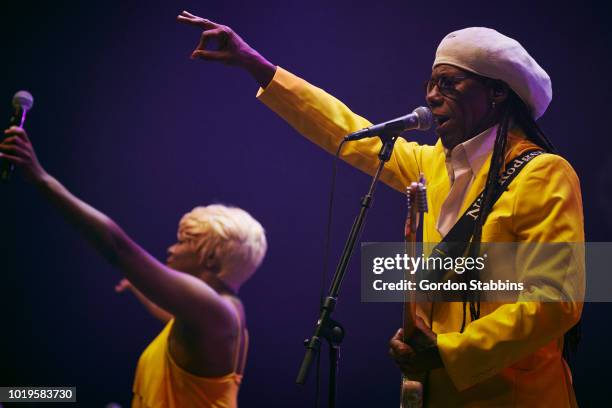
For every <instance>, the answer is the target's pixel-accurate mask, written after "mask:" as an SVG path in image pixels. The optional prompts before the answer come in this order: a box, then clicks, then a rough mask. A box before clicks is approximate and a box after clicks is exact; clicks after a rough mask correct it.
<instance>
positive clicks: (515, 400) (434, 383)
mask: <svg viewBox="0 0 612 408" xmlns="http://www.w3.org/2000/svg"><path fill="white" fill-rule="evenodd" d="M257 96H258V98H259V99H260V100H261V101H262V102H263V103H264V104H266V105H267V106H268V107H269V108H270V109H272V110H273V111H274V112H276V113H277V114H278V115H280V116H281V117H282V118H283V119H285V120H286V121H287V122H288V123H289V124H291V125H292V126H293V127H294V128H295V129H296V130H297V131H298V132H300V133H301V134H302V135H304V136H305V137H307V138H308V139H310V140H311V141H312V142H314V143H316V144H317V145H319V146H321V147H322V148H324V149H325V150H327V151H328V152H330V153H335V152H336V150H337V147H338V145H339V143H340V141H341V140H342V138H343V137H344V136H345V135H347V134H349V133H351V132H354V131H356V130H359V129H362V128H364V127H367V126H370V125H371V123H370V122H368V121H367V120H366V119H364V118H362V117H360V116H358V115H356V114H354V113H353V112H351V110H350V109H348V108H347V107H346V106H345V105H344V104H343V103H342V102H340V101H339V100H337V99H335V98H334V97H333V96H331V95H329V94H327V93H326V92H325V91H323V90H321V89H319V88H317V87H315V86H313V85H311V84H309V83H308V82H306V81H304V80H302V79H300V78H298V77H296V76H294V75H293V74H291V73H289V72H287V71H285V70H283V69H282V68H280V67H278V69H277V71H276V74H275V75H274V78H273V80H272V82H271V83H270V84H269V85H268V86H267V87H266V89H265V90H263V89H260V90H259V92H258V94H257ZM508 145H509V146H510V148H509V153H508V155H507V157H506V160H509V159H511V158H513V157H516V156H517V155H518V154H519V153H521V152H523V151H526V150H530V149H533V148H534V147H535V145H534V144H532V143H531V142H530V141H528V140H526V139H525V138H524V137H523V135H521V134H520V133H518V132H513V133H511V134H510V138H509V143H508ZM379 150H380V141H379V140H378V139H376V138H374V139H364V140H361V141H358V142H351V143H347V144H346V145H345V146H344V147H343V151H342V158H343V159H344V160H345V161H347V162H348V163H350V164H351V165H353V166H355V167H357V168H359V169H361V170H362V171H364V172H366V173H368V174H373V173H374V171H375V169H376V167H377V164H378V158H377V154H378V152H379ZM489 163H490V157H489V158H488V159H487V161H486V162H485V165H484V166H483V168H482V169H481V171H480V172H479V174H477V175H476V177H475V180H474V182H473V183H472V186H471V188H470V190H469V191H468V193H467V194H466V197H465V199H464V202H463V208H462V210H461V211H460V214H463V212H464V211H465V210H466V208H467V206H468V205H470V204H471V203H472V202H473V201H474V199H475V198H476V197H477V195H478V194H479V193H480V192H481V191H482V189H483V188H484V184H485V181H486V175H487V172H488V170H489ZM420 172H423V173H425V176H426V178H427V180H428V200H429V213H427V214H426V215H425V217H424V222H423V240H424V242H439V241H440V240H441V239H442V237H441V236H440V234H439V232H438V231H437V229H436V220H437V218H438V216H439V213H440V208H441V206H442V203H443V202H444V200H445V198H446V196H447V195H448V193H449V189H450V181H449V178H448V173H447V170H446V167H445V154H444V149H443V147H442V145H441V143H440V141H439V140H438V142H437V143H436V145H435V146H428V145H419V144H417V143H414V142H406V141H404V140H403V139H399V140H398V141H397V143H396V146H395V151H394V153H393V156H392V157H391V160H390V161H389V162H388V163H387V165H386V166H385V170H384V171H383V173H382V175H381V179H382V180H383V181H384V182H385V183H387V184H388V185H390V186H391V187H393V188H395V189H397V190H399V191H402V192H403V191H404V190H405V187H406V186H407V185H409V184H410V182H412V181H415V180H417V178H418V175H419V173H420ZM583 231H584V227H583V216H582V198H581V194H580V185H579V182H578V177H577V176H576V174H575V172H574V170H573V169H572V167H571V166H570V165H569V163H567V162H566V161H565V160H564V159H563V158H561V157H559V156H557V155H552V154H543V155H540V156H538V157H536V158H534V159H533V160H532V161H531V162H530V163H528V164H527V165H526V166H525V168H524V169H523V170H522V172H521V173H520V174H519V175H518V176H517V178H516V180H514V181H513V182H512V183H511V184H510V186H509V189H508V191H506V192H505V193H504V194H503V195H502V196H501V198H500V199H499V200H498V201H497V203H496V204H495V206H494V207H493V209H492V211H491V213H490V215H489V217H488V218H487V221H486V223H485V225H484V227H483V233H482V239H483V241H488V242H499V241H503V242H583V241H584V232H583ZM434 310H435V312H434V315H433V319H432V320H433V321H429V316H428V311H426V310H420V311H419V314H420V315H421V316H422V317H423V318H424V319H425V320H426V321H428V323H429V324H430V326H431V328H432V330H433V331H434V332H435V333H437V335H438V348H439V350H440V355H441V357H442V360H443V362H444V368H443V369H438V370H433V371H432V372H431V373H430V376H429V386H428V390H429V392H428V395H427V397H426V398H427V400H428V401H429V406H431V407H454V406H461V407H539V406H542V407H571V406H576V402H575V397H574V392H573V388H572V385H571V374H570V371H569V369H568V367H567V365H566V364H565V361H564V360H563V359H562V356H561V351H562V348H563V334H564V333H565V332H566V331H567V330H569V329H570V328H571V327H572V326H573V325H574V324H575V323H576V322H577V321H578V320H579V318H580V314H581V311H582V304H581V303H579V302H566V303H560V302H548V303H540V302H518V303H509V304H499V303H497V304H491V303H483V304H482V306H481V318H480V319H478V320H476V321H474V322H470V323H469V324H468V325H467V326H466V328H465V330H464V332H463V333H459V330H460V327H461V322H462V318H463V308H462V305H461V303H437V304H436V305H435V309H434Z"/></svg>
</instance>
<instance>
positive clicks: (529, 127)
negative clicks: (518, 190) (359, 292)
mask: <svg viewBox="0 0 612 408" xmlns="http://www.w3.org/2000/svg"><path fill="white" fill-rule="evenodd" d="M512 125H514V126H518V127H519V128H520V129H521V130H522V131H523V132H524V133H525V136H526V137H527V139H529V140H530V141H532V142H533V143H534V144H536V145H538V146H539V147H540V148H542V149H543V150H544V151H545V152H547V153H555V148H554V146H553V145H552V143H551V142H550V140H549V139H548V137H546V135H545V134H544V132H543V131H542V129H540V127H539V126H538V124H537V123H536V121H535V120H534V119H533V116H532V114H531V112H530V110H529V108H528V107H527V105H526V104H525V103H524V102H523V101H522V100H521V99H520V98H519V97H518V95H517V94H516V93H514V92H513V91H512V90H510V89H508V97H507V99H506V101H505V103H504V105H503V107H502V112H501V118H500V123H499V127H498V128H497V135H496V137H495V143H494V146H493V154H492V156H491V165H490V168H489V173H488V174H487V181H486V184H485V188H484V195H483V200H482V203H481V209H480V216H479V217H478V218H477V219H476V222H475V225H474V230H473V231H472V239H471V242H470V244H469V248H468V254H469V256H478V254H479V253H480V243H481V240H482V227H483V225H484V223H485V222H486V220H487V217H488V215H489V213H490V212H491V209H492V207H493V204H494V202H493V198H494V196H495V189H496V188H497V187H498V185H499V184H498V178H499V177H500V175H501V174H502V172H503V171H504V167H505V155H506V146H507V143H508V129H509V128H510V127H511V126H512ZM474 273H477V271H474ZM466 278H467V277H466ZM467 301H469V306H470V318H471V320H472V321H474V320H477V319H479V318H480V295H479V293H478V292H470V293H469V294H468V297H467V299H465V298H464V301H463V323H462V324H461V331H463V329H464V328H465V324H466V305H467ZM564 339H565V345H566V346H565V347H564V348H563V355H564V357H565V358H566V360H569V357H570V352H575V351H576V350H577V346H578V343H579V341H580V322H578V323H577V324H576V325H575V326H574V327H572V328H571V329H570V330H569V331H568V332H567V333H566V334H565V336H564Z"/></svg>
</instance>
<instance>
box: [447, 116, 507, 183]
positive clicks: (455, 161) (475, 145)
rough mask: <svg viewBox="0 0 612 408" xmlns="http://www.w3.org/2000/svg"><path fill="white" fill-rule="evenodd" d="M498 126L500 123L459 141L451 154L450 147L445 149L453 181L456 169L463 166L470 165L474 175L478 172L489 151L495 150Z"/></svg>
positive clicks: (448, 169)
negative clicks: (461, 141) (463, 140)
mask: <svg viewBox="0 0 612 408" xmlns="http://www.w3.org/2000/svg"><path fill="white" fill-rule="evenodd" d="M497 127H498V125H494V126H492V127H490V128H489V129H487V130H485V131H483V132H481V133H479V134H478V135H476V136H474V137H473V138H471V139H468V140H466V141H465V142H463V143H459V144H458V145H457V146H455V147H454V148H453V150H451V151H450V154H449V151H448V149H444V152H445V153H446V169H447V171H448V176H449V177H450V179H451V181H454V179H455V171H456V170H457V169H458V168H461V167H465V166H469V167H470V169H471V170H472V175H473V176H475V175H476V174H478V172H479V171H480V169H481V168H482V166H483V165H484V163H485V161H486V159H487V157H488V156H489V153H491V151H492V150H493V144H494V143H495V137H496V135H497Z"/></svg>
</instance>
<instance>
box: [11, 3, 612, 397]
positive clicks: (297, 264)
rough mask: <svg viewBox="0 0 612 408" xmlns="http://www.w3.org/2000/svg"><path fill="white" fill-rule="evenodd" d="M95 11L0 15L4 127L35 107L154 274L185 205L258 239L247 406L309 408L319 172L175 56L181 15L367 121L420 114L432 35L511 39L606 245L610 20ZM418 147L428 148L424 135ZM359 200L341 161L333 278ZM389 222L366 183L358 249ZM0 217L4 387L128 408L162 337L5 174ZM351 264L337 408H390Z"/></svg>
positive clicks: (51, 151)
mask: <svg viewBox="0 0 612 408" xmlns="http://www.w3.org/2000/svg"><path fill="white" fill-rule="evenodd" d="M104 3H105V5H93V6H92V5H89V4H85V2H73V3H71V4H68V3H55V2H54V3H51V2H44V3H42V2H41V4H40V5H35V3H34V2H19V5H15V4H13V5H11V6H8V5H3V10H2V13H1V17H0V19H1V26H0V30H2V36H1V37H0V38H1V41H2V52H3V55H4V57H3V68H4V75H3V79H2V81H1V82H0V102H1V103H2V105H1V106H3V107H4V108H3V110H2V112H4V115H5V117H6V118H7V119H8V116H9V110H10V105H9V102H10V100H11V97H12V95H13V94H14V93H15V92H16V91H17V90H19V89H28V90H30V91H31V92H32V94H33V95H34V97H35V100H36V102H35V106H34V109H33V110H32V112H31V114H30V115H29V118H28V123H27V129H28V131H29V132H30V135H31V138H32V140H33V142H34V145H35V147H37V150H38V154H39V157H40V160H41V161H42V163H43V164H44V165H45V166H46V168H47V169H48V171H49V172H50V173H52V174H53V175H55V176H56V177H57V178H59V179H60V180H61V181H62V182H64V183H65V185H66V186H67V187H68V188H69V189H71V190H72V191H73V192H74V193H75V194H76V195H78V196H79V197H81V198H83V199H84V200H86V201H87V202H89V203H91V204H93V205H94V206H96V207H97V208H99V209H100V210H102V211H104V212H105V213H107V214H108V215H110V216H111V217H113V218H114V219H115V220H116V221H117V222H118V223H119V224H120V225H122V226H123V227H124V228H125V230H126V231H127V232H128V233H129V234H130V235H131V236H132V237H133V238H134V239H135V240H136V241H137V242H139V243H140V244H141V245H142V246H143V247H144V248H147V249H148V250H149V251H150V252H151V253H152V254H153V255H155V256H157V257H158V258H162V259H165V250H166V248H167V247H168V246H169V245H171V244H172V243H173V242H174V241H173V240H174V238H175V233H176V225H177V223H178V220H179V218H180V216H181V215H182V214H183V213H185V212H187V211H189V210H190V209H191V208H193V207H194V206H196V205H199V204H207V203H212V202H222V203H229V204H234V205H237V206H240V207H243V208H245V209H247V210H248V211H250V212H251V213H252V214H253V215H254V216H255V217H256V218H257V219H259V220H260V221H261V223H262V224H263V225H264V227H265V228H266V230H267V234H268V240H269V247H270V248H269V252H268V255H267V257H266V259H265V261H264V264H263V266H262V267H261V269H260V271H259V272H258V274H257V275H255V277H254V279H252V281H250V282H249V283H248V284H247V285H246V286H245V287H244V288H243V291H242V297H243V299H244V302H245V304H246V309H247V313H248V317H249V326H250V331H251V339H252V343H251V349H250V355H249V361H248V367H247V371H246V376H245V380H244V384H243V387H242V390H241V393H240V402H241V405H242V406H245V407H311V406H313V405H314V404H313V395H314V383H315V381H314V379H315V377H314V375H312V374H313V373H311V377H310V378H309V383H308V384H307V386H305V387H298V386H296V385H295V384H294V380H295V376H296V374H297V369H298V367H299V364H300V362H301V359H302V356H303V346H302V340H303V339H304V338H306V337H308V336H310V334H311V332H312V329H313V327H314V323H315V320H316V318H317V316H318V307H317V305H318V300H319V293H320V288H321V277H320V275H321V272H320V271H321V267H322V263H323V256H322V255H323V241H324V233H325V223H326V212H327V198H328V192H329V184H330V182H329V180H330V175H331V164H332V160H331V156H329V155H327V154H326V153H324V152H323V151H322V150H320V149H318V148H317V147H315V146H314V145H312V144H311V143H310V142H308V141H306V140H305V139H303V138H302V137H300V136H299V135H297V133H296V132H295V131H294V130H293V129H292V128H290V127H289V126H288V125H287V124H286V123H284V122H283V121H282V120H281V119H279V118H277V117H276V116H275V115H274V114H273V113H272V112H270V111H268V109H267V108H266V107H265V106H263V105H262V104H260V103H259V102H257V100H256V99H255V92H256V91H257V86H256V84H255V82H254V81H253V80H252V79H251V78H250V77H249V76H248V75H247V74H246V73H244V72H242V71H240V70H238V69H236V68H228V67H225V66H222V65H215V64H210V63H205V62H203V61H191V60H189V59H188V56H189V54H190V52H191V50H192V49H193V47H194V46H195V44H196V43H197V41H198V38H199V32H198V30H197V29H194V28H192V27H187V26H183V25H178V24H177V23H175V21H174V18H175V16H176V15H177V14H178V13H179V12H180V11H181V10H182V9H186V10H189V11H191V12H193V13H194V14H198V15H202V16H206V17H208V18H210V19H212V20H215V21H219V22H222V23H224V24H227V25H230V26H231V27H233V28H234V29H235V30H236V31H237V32H238V33H240V35H241V36H242V37H243V38H245V39H246V40H247V41H248V42H249V43H250V44H251V45H252V46H253V47H254V48H256V49H257V50H259V51H260V52H261V53H262V54H263V55H265V56H266V57H267V58H268V59H270V60H271V61H272V62H273V63H275V64H279V65H281V66H283V67H284V68H286V69H289V70H290V71H292V72H294V73H296V74H298V75H300V76H302V77H303V78H306V79H307V80H309V81H310V82H312V83H314V84H316V85H318V86H320V87H322V88H324V89H326V90H327V91H329V92H330V93H332V94H333V95H335V96H337V97H338V98H339V99H341V100H342V101H344V102H345V103H346V104H347V105H348V106H349V107H351V108H352V109H353V111H355V112H357V113H359V114H361V115H363V116H365V117H367V118H369V119H370V120H371V121H373V122H377V121H382V120H386V119H389V118H392V117H396V116H399V115H402V114H405V113H407V112H409V111H410V110H411V109H412V108H414V107H416V106H418V105H421V104H424V96H423V92H422V84H423V82H424V80H425V79H427V78H428V75H429V73H430V70H431V62H432V61H433V56H434V51H435V48H436V46H437V44H438V43H439V41H440V40H441V38H442V37H443V36H444V35H445V34H446V33H448V32H450V31H452V30H455V29H459V28H463V27H466V26H474V25H484V26H489V27H492V28H495V29H498V30H499V31H501V32H503V33H505V34H507V35H510V36H511V37H514V38H516V39H517V40H519V41H520V42H521V43H522V44H523V45H524V46H525V47H526V48H527V49H528V50H529V51H530V52H531V53H532V55H534V56H535V58H536V59H537V60H538V61H539V62H540V64H541V65H542V66H543V67H544V68H545V69H546V70H547V71H548V72H549V74H550V76H551V77H552V80H553V89H554V100H553V102H552V105H551V106H550V108H549V110H548V112H547V113H546V114H545V115H544V117H543V118H542V120H541V125H542V127H543V128H544V130H545V131H546V132H547V134H548V135H549V136H550V138H551V139H552V140H553V142H554V143H555V144H556V145H557V147H558V149H559V151H560V152H561V154H562V155H564V156H565V157H566V158H567V159H568V160H569V161H570V162H571V163H572V164H573V166H574V168H575V169H576V171H577V173H578V175H579V176H580V178H581V182H582V193H583V198H584V209H585V221H586V232H587V239H588V240H590V241H610V240H611V239H610V234H609V232H608V229H609V228H611V227H612V210H610V208H611V207H610V205H612V199H611V194H610V191H609V188H610V187H612V183H611V182H610V179H609V177H611V173H612V154H611V152H610V151H611V149H610V147H609V142H608V143H607V144H606V145H603V144H601V143H602V142H603V141H604V140H605V141H606V142H607V141H608V134H609V123H610V120H609V112H610V109H609V108H610V93H609V91H610V85H609V76H610V72H612V58H611V57H610V56H609V54H610V51H611V44H612V43H611V41H610V40H611V39H612V38H611V37H612V35H611V34H610V30H609V14H608V13H606V12H605V8H604V7H603V6H601V7H600V6H598V5H596V4H595V3H588V2H587V3H586V4H585V3H583V4H582V5H580V6H579V7H578V4H577V3H575V2H574V3H572V5H571V6H564V5H562V4H560V3H559V2H550V3H542V2H540V3H538V4H536V5H531V2H525V3H524V4H520V3H518V2H503V3H499V4H494V2H489V1H478V2H475V1H471V2H469V1H468V2H450V1H438V2H406V1H404V2H401V1H388V2H374V1H370V2H363V1H360V2H356V1H350V2H349V1H342V2H335V1H331V2H327V1H320V0H317V1H310V2H292V1H284V2H280V1H278V2H246V1H245V2H238V1H224V2H202V1H200V2H198V1H184V2H166V4H163V5H155V6H153V5H151V4H152V2H146V1H132V2H129V3H128V2H119V1H107V2H104ZM528 4H529V5H528ZM414 137H415V139H417V140H419V141H421V142H423V143H434V142H435V140H434V134H433V132H432V131H430V132H427V133H424V134H423V133H421V134H418V133H414ZM368 183H369V177H368V176H366V175H364V174H361V173H360V172H358V171H357V170H354V169H352V168H350V167H349V166H347V165H345V164H341V165H340V168H339V175H338V187H337V195H336V198H337V200H336V206H335V215H334V223H333V241H334V244H333V248H332V255H333V256H332V260H333V261H332V264H333V265H335V263H336V260H337V258H338V256H339V253H340V251H341V248H342V244H343V242H344V238H345V236H346V235H347V233H348V230H349V228H350V225H351V222H352V220H353V217H354V216H355V215H356V214H357V211H358V203H359V199H360V197H361V195H362V194H363V193H364V192H365V191H366V189H367V187H368ZM537 193H538V192H534V194H537ZM404 205H405V200H404V199H403V197H402V196H401V195H400V194H398V193H397V192H395V191H393V190H391V189H390V188H388V187H387V186H382V185H381V187H380V188H379V190H378V192H377V196H376V200H375V204H374V207H373V209H372V211H371V212H370V214H369V217H368V220H367V223H366V227H365V233H364V234H363V236H362V240H363V241H393V240H401V236H402V219H403V217H404V210H405V208H404ZM0 214H1V216H2V219H3V221H2V223H1V231H2V233H1V237H0V251H1V252H0V256H1V263H0V306H1V310H2V317H3V318H2V323H1V325H2V326H1V329H0V346H1V348H0V385H7V386H8V385H19V386H25V385H40V386H43V385H47V386H50V385H75V386H77V387H78V398H79V401H80V405H81V406H86V407H102V406H104V404H105V403H107V402H109V401H117V402H120V403H121V404H123V405H124V407H125V406H128V405H129V400H130V397H131V382H132V379H133V374H134V368H135V365H136V361H137V358H138V356H139V354H140V352H141V351H142V350H143V349H144V347H145V346H146V345H147V344H148V342H149V341H150V340H151V339H152V338H153V337H154V336H155V335H156V333H157V332H158V331H159V330H160V328H161V326H160V324H159V323H158V322H157V321H155V320H154V319H153V318H152V317H150V316H149V315H148V314H147V313H146V312H145V310H144V309H143V307H141V305H140V304H139V303H138V302H137V300H136V299H135V298H134V297H133V296H131V295H129V294H124V295H116V294H115V293H114V291H113V286H114V285H115V283H116V282H117V281H118V280H119V279H120V278H121V276H120V274H119V272H118V271H116V270H113V269H112V268H111V267H110V266H108V265H107V264H106V263H105V262H104V261H103V260H102V259H101V257H100V256H98V255H97V254H96V253H95V252H94V251H93V250H92V249H90V248H89V247H88V246H87V245H86V244H85V243H84V242H83V241H82V240H81V239H80V237H79V236H78V235H77V234H76V233H75V232H74V231H73V230H72V229H71V228H70V227H68V226H67V225H66V224H64V223H63V222H62V220H61V219H60V218H59V216H58V215H57V214H56V213H55V212H54V211H53V210H52V209H51V208H50V207H49V206H48V205H47V204H46V203H45V202H43V201H42V200H41V199H40V197H39V196H38V195H37V194H36V193H35V191H34V190H33V189H32V188H31V187H29V186H27V185H25V184H24V183H23V182H21V181H20V180H19V179H18V178H15V180H14V181H13V183H12V184H11V185H9V186H3V187H1V188H0ZM353 258H354V259H353V262H351V266H350V269H349V273H348V275H347V278H346V280H345V283H344V285H343V288H342V293H341V299H340V302H339V304H338V308H337V312H336V314H335V317H336V318H337V320H339V321H341V322H342V323H343V324H344V326H345V328H346V330H347V338H346V340H345V343H344V345H343V348H342V355H341V362H340V373H339V374H340V377H339V402H340V406H346V407H348V406H359V407H385V406H394V405H396V404H397V400H398V391H399V372H398V371H397V369H396V367H395V366H394V364H393V362H392V361H391V360H390V359H389V358H388V357H387V348H388V345H387V344H388V343H387V342H388V339H389V338H390V337H391V335H392V334H393V333H394V331H395V330H396V329H397V327H399V325H400V320H401V307H400V305H399V304H363V303H361V302H360V299H359V277H358V274H359V270H358V266H359V263H358V258H359V253H358V252H356V253H355V256H354V257H353ZM333 265H332V266H333ZM331 269H333V268H331ZM611 309H612V308H611V307H610V305H607V304H589V305H586V307H585V313H584V329H583V343H582V344H581V348H580V351H579V354H578V355H577V359H576V361H575V368H574V379H575V384H576V390H577V394H578V399H579V402H580V403H581V405H582V406H587V407H588V406H601V405H603V404H604V403H606V402H607V403H608V404H609V403H610V402H611V401H612V397H610V392H609V386H607V384H604V381H605V378H604V373H606V372H607V371H609V370H608V367H607V366H609V365H610V364H612V358H611V357H610V355H609V352H608V350H609V341H610V340H611V339H612V336H611V331H612V328H610V326H609V323H608V322H609V313H610V311H611ZM324 351H326V349H325V350H324ZM323 357H324V358H323V362H324V363H323V371H322V372H323V373H326V370H327V361H326V358H327V355H326V353H324V354H323ZM323 385H324V387H325V383H324V382H323ZM49 406H51V405H49Z"/></svg>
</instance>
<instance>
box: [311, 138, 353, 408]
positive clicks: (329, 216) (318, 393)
mask: <svg viewBox="0 0 612 408" xmlns="http://www.w3.org/2000/svg"><path fill="white" fill-rule="evenodd" d="M345 142H346V140H344V139H342V142H340V145H339V146H338V150H337V151H336V155H335V156H334V162H333V166H332V177H331V188H330V191H329V205H328V207H327V228H326V231H325V249H324V252H323V272H322V273H321V292H320V300H319V303H320V307H323V302H324V301H325V288H326V285H327V271H328V269H329V254H330V252H331V248H330V247H331V229H332V218H333V214H334V192H335V190H336V173H337V170H338V158H339V157H340V151H341V150H342V146H344V143H345ZM320 398H321V352H320V351H319V353H317V374H316V386H315V408H319V402H320V401H319V400H320Z"/></svg>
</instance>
